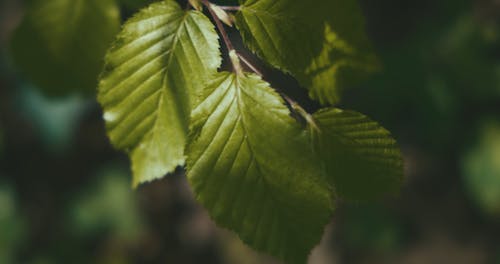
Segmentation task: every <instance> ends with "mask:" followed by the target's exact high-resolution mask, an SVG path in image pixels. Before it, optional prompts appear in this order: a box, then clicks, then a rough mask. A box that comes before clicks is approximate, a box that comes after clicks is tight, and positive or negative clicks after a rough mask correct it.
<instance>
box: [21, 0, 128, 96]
mask: <svg viewBox="0 0 500 264" xmlns="http://www.w3.org/2000/svg"><path fill="white" fill-rule="evenodd" d="M119 28H120V13H119V9H118V6H117V5H116V3H115V1H114V0H50V1H46V0H36V1H33V2H32V3H30V5H29V7H28V11H27V13H26V15H25V17H24V20H23V22H22V23H21V25H20V26H19V28H18V29H17V30H16V32H15V33H14V36H13V39H12V43H11V49H12V53H13V59H14V61H15V63H16V64H17V66H18V67H19V68H20V70H21V71H22V72H23V73H24V74H25V75H26V76H27V77H28V78H29V79H31V81H32V82H33V83H35V84H36V85H37V86H39V87H40V88H42V89H43V90H44V91H45V92H46V93H47V94H50V95H64V94H68V93H70V92H74V91H77V92H82V93H87V94H93V93H94V92H95V87H96V86H97V77H98V75H99V72H100V71H101V69H102V64H103V61H102V58H103V57H104V54H105V53H106V49H107V48H108V46H109V44H110V43H111V42H112V40H113V38H114V36H115V35H116V33H117V32H118V30H119Z"/></svg>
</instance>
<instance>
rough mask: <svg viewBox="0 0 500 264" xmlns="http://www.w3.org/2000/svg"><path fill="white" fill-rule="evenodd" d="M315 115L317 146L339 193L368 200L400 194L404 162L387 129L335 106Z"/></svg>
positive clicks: (313, 133)
mask: <svg viewBox="0 0 500 264" xmlns="http://www.w3.org/2000/svg"><path fill="white" fill-rule="evenodd" d="M313 118H314V120H315V122H316V126H317V128H316V129H311V130H312V131H313V132H312V137H313V142H314V146H315V149H316V151H317V153H318V154H319V156H320V157H321V160H322V161H323V164H324V167H325V169H326V171H327V175H328V177H329V179H330V182H331V184H332V185H333V186H334V188H335V191H336V194H337V195H338V196H340V197H342V198H345V199H348V200H352V201H369V200H373V199H380V198H383V197H384V196H387V195H394V194H397V192H398V191H399V187H400V185H401V182H402V178H403V162H402V158H401V153H400V150H399V148H398V146H397V144H396V141H395V140H394V139H393V138H392V137H391V135H390V133H389V132H388V131H387V130H385V129H384V128H383V127H381V126H380V125H379V124H377V123H376V122H374V121H372V120H370V119H369V118H367V117H366V116H364V115H362V114H359V113H356V112H352V111H343V110H339V109H334V108H329V109H324V110H321V111H319V112H317V113H316V114H314V115H313Z"/></svg>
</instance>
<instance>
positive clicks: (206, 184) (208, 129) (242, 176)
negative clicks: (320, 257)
mask: <svg viewBox="0 0 500 264" xmlns="http://www.w3.org/2000/svg"><path fill="white" fill-rule="evenodd" d="M308 140H309V137H308V133H307V131H305V130H304V129H303V128H302V127H301V126H300V125H299V124H298V122H296V121H295V120H294V119H293V118H292V117H291V116H290V111H289V110H288V108H287V107H286V106H285V104H284V102H283V100H282V98H281V97H280V96H279V95H278V94H277V93H276V92H274V91H273V90H272V89H271V88H270V87H269V84H267V83H266V82H264V81H262V80H261V79H260V78H259V77H258V76H256V75H242V76H237V75H234V74H231V73H221V74H219V76H218V77H217V78H216V79H215V80H214V82H213V83H212V84H211V85H210V86H209V87H208V88H207V89H206V91H205V93H204V96H203V101H202V103H201V104H200V105H199V106H197V107H196V108H195V110H193V113H192V127H191V132H190V137H189V143H188V147H187V150H188V152H187V153H188V160H187V167H188V172H187V176H188V179H189V181H190V183H191V186H192V187H193V189H194V192H195V195H196V197H197V199H198V200H199V201H200V202H201V203H202V204H203V205H204V206H205V207H206V208H207V209H208V211H209V213H210V215H211V216H212V218H213V219H215V221H216V223H217V224H218V225H219V226H222V227H226V228H228V229H230V230H233V231H235V232H236V233H238V234H239V236H240V237H241V239H242V240H243V241H244V242H245V243H247V244H248V245H250V246H252V247H253V248H255V249H258V250H262V251H265V252H267V253H269V254H271V255H274V256H277V257H279V258H281V259H283V260H285V261H286V262H287V263H305V262H306V258H307V256H308V254H309V252H310V250H311V248H312V247H313V246H314V245H315V244H317V243H318V242H319V241H320V238H321V236H322V233H323V229H324V226H325V225H326V224H327V223H328V221H329V218H330V215H331V213H332V211H333V206H332V204H331V202H332V198H331V196H330V194H331V190H330V189H329V185H328V183H327V182H326V179H325V178H324V175H323V172H322V168H321V166H318V165H317V161H316V160H315V159H314V155H313V154H312V148H311V147H310V144H309V141H308Z"/></svg>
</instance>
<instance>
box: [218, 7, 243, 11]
mask: <svg viewBox="0 0 500 264" xmlns="http://www.w3.org/2000/svg"><path fill="white" fill-rule="evenodd" d="M219 7H220V8H222V10H226V11H240V9H241V7H239V6H219Z"/></svg>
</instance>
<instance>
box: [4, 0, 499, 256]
mask: <svg viewBox="0 0 500 264" xmlns="http://www.w3.org/2000/svg"><path fill="white" fill-rule="evenodd" d="M125 2H126V4H124V5H123V8H122V11H123V12H122V17H123V19H126V18H127V17H129V16H130V15H131V14H133V13H134V12H135V10H136V9H137V8H138V7H139V6H141V5H144V4H145V3H146V2H149V1H140V0H129V1H125ZM215 2H217V3H220V4H234V1H215ZM361 4H362V7H363V11H364V14H365V16H366V24H367V31H368V33H369V36H370V39H371V40H372V41H373V45H374V47H375V50H376V51H377V53H378V55H379V57H380V61H381V63H382V68H381V70H380V71H379V72H378V73H376V74H374V75H372V76H371V77H369V78H367V79H364V80H363V81H361V82H359V85H358V86H357V87H352V88H351V89H349V90H346V91H345V92H344V99H343V100H342V103H341V106H342V107H343V108H347V109H354V110H357V111H360V112H362V113H365V114H367V115H368V116H370V117H372V118H373V119H375V120H377V121H379V122H380V123H382V124H383V125H384V126H385V127H387V128H388V129H389V130H391V131H392V132H393V134H394V136H395V137H396V138H397V139H398V141H399V142H400V145H401V147H402V150H403V153H404V158H405V164H406V165H405V170H406V179H405V184H404V186H403V189H402V191H401V195H400V197H399V198H398V199H394V200H389V201H384V202H382V203H377V204H350V203H346V202H343V201H339V205H338V206H339V209H338V210H337V212H336V213H335V216H334V218H333V220H332V223H331V224H330V225H329V227H328V228H327V230H326V232H325V236H324V238H323V241H322V243H321V245H319V246H318V248H316V249H315V250H314V251H313V255H312V256H311V260H310V262H311V263H314V264H323V263H325V264H326V263H348V264H350V263H369V264H374V263H500V4H499V3H498V1H496V0H475V1H473V0H441V1H433V0H423V1H400V0H399V1H398V0H379V1H369V0H362V1H361ZM23 12H24V5H23V2H22V1H20V0H0V263H106V264H108V263H111V264H114V263H248V264H251V263H275V262H274V261H273V260H272V259H270V258H268V257H266V256H263V255H260V254H257V253H255V252H253V251H251V250H249V249H248V248H246V247H245V246H243V245H242V244H241V242H239V241H238V240H237V238H236V237H235V236H234V235H232V234H230V233H228V232H227V231H224V230H221V229H219V228H217V227H215V225H214V224H213V223H212V222H211V221H210V219H209V217H208V216H207V213H206V212H205V210H204V209H203V208H201V207H200V205H198V204H197V203H196V202H195V201H194V200H193V197H192V193H191V190H190V188H189V186H188V184H187V183H186V181H185V179H184V176H183V175H182V172H180V171H179V172H178V173H176V174H175V175H170V176H168V177H167V178H165V179H163V180H161V181H156V182H154V183H152V184H148V185H145V186H143V187H141V188H139V189H138V190H137V191H134V190H132V189H131V188H130V183H131V176H130V170H129V163H128V160H127V158H126V156H125V155H124V154H122V153H120V152H118V151H115V150H113V149H112V148H111V146H110V144H109V142H108V140H107V138H106V135H105V131H104V125H103V121H102V118H101V112H100V109H99V106H98V105H97V103H96V102H95V100H94V99H93V98H91V97H90V98H86V97H82V96H78V95H68V96H65V97H58V98H53V97H47V96H45V95H44V94H43V93H41V92H40V90H39V89H38V88H37V87H36V85H35V84H33V83H30V81H29V79H28V78H27V77H26V76H23V75H22V74H19V70H18V69H17V68H16V67H15V65H14V64H13V63H12V60H11V59H10V58H11V56H10V54H9V53H8V50H9V48H8V45H9V44H8V43H9V40H10V36H11V35H12V32H13V30H14V29H15V27H16V26H17V25H18V24H19V21H20V19H21V17H22V14H23ZM231 32H233V33H234V30H232V31H231ZM234 41H235V43H236V45H237V46H238V47H241V46H242V45H241V43H240V42H239V38H238V37H237V36H234ZM33 45H36V43H33ZM260 67H262V69H263V71H264V72H265V73H266V75H267V76H269V77H270V78H269V80H270V81H271V82H272V84H273V85H275V86H280V87H287V88H289V89H290V91H291V94H292V96H294V97H295V98H296V99H297V100H299V101H300V102H303V103H304V104H305V105H306V107H307V108H308V109H314V108H315V107H317V105H315V104H314V103H312V102H310V101H308V100H307V98H306V96H305V93H304V92H303V91H302V90H301V89H300V88H298V87H297V85H296V82H295V81H294V80H292V79H291V78H289V77H287V76H284V75H281V74H280V73H278V72H277V71H275V70H271V69H269V68H267V67H266V66H264V65H260ZM360 184H362V183H360Z"/></svg>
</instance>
